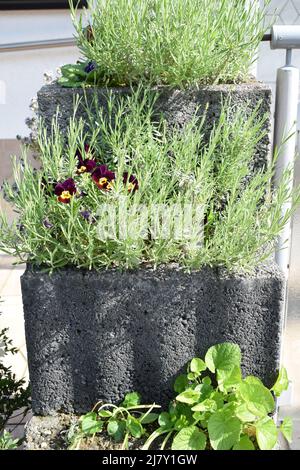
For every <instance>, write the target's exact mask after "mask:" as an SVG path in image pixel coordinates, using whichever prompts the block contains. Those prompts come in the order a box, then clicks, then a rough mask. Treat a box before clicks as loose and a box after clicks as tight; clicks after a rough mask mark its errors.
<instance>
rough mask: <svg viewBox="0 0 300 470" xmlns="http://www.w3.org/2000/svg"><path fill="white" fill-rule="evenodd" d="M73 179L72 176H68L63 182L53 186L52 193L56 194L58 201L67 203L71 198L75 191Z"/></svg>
mask: <svg viewBox="0 0 300 470" xmlns="http://www.w3.org/2000/svg"><path fill="white" fill-rule="evenodd" d="M76 191H77V190H76V186H75V181H74V180H73V178H68V179H67V180H66V181H64V182H63V183H58V184H57V185H56V186H55V189H54V194H55V195H56V196H58V200H59V202H63V203H64V204H68V203H69V202H70V200H71V197H72V196H74V194H75V193H76Z"/></svg>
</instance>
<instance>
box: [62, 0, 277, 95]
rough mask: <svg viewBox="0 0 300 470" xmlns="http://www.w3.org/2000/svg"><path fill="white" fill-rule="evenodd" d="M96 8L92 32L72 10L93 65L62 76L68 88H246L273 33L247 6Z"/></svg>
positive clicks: (188, 1) (135, 3) (201, 0)
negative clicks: (261, 46) (266, 37)
mask: <svg viewBox="0 0 300 470" xmlns="http://www.w3.org/2000/svg"><path fill="white" fill-rule="evenodd" d="M268 3H269V0H267V1H266V2H265V4H266V5H267V4H268ZM89 7H90V11H89V15H88V19H89V22H90V24H89V25H88V26H86V21H85V18H84V15H81V16H80V17H79V18H78V12H77V10H76V9H74V8H73V7H71V8H72V17H73V23H74V26H75V29H76V39H77V44H78V47H79V49H80V51H81V53H82V55H83V57H84V60H85V61H87V62H88V61H90V62H91V63H90V64H88V63H87V62H86V63H83V64H81V65H80V64H78V65H75V66H66V67H65V68H63V70H62V71H63V78H62V80H60V83H61V84H62V85H64V86H79V85H80V84H81V83H82V82H85V83H90V84H93V83H95V84H96V85H100V86H101V85H103V84H106V85H109V86H116V85H117V86H124V85H129V84H130V85H133V84H136V83H138V82H140V81H143V82H146V83H151V84H165V85H174V86H185V85H191V84H213V83H232V82H241V81H242V82H243V81H247V80H248V79H249V69H250V66H251V64H252V63H253V61H254V60H255V58H256V53H257V50H258V46H259V43H260V41H261V39H262V36H263V34H264V32H265V30H266V29H267V26H266V25H265V24H264V18H265V11H266V10H265V7H264V8H262V9H261V10H259V9H257V8H256V7H255V6H254V5H253V4H252V2H250V1H248V0H184V1H183V0H150V1H149V0H110V1H106V0H97V1H94V0H90V1H89ZM94 66H95V68H94ZM86 67H87V68H86ZM85 69H86V70H85ZM87 72H88V73H87Z"/></svg>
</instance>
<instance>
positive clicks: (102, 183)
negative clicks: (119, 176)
mask: <svg viewBox="0 0 300 470" xmlns="http://www.w3.org/2000/svg"><path fill="white" fill-rule="evenodd" d="M107 182H108V179H107V178H100V179H99V184H100V185H101V186H104V185H105V184H106V183H107Z"/></svg>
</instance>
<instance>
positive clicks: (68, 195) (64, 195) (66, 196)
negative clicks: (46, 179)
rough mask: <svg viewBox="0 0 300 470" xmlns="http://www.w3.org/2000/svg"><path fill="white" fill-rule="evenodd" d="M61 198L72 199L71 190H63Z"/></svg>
mask: <svg viewBox="0 0 300 470" xmlns="http://www.w3.org/2000/svg"><path fill="white" fill-rule="evenodd" d="M61 198H62V199H71V194H70V192H69V191H63V192H62V193H61Z"/></svg>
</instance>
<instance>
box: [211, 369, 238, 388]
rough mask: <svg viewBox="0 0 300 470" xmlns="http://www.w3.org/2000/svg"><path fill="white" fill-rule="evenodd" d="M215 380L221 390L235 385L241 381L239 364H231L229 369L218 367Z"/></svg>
mask: <svg viewBox="0 0 300 470" xmlns="http://www.w3.org/2000/svg"><path fill="white" fill-rule="evenodd" d="M217 380H218V385H219V388H220V390H221V391H223V392H226V391H228V390H230V389H232V388H233V387H236V386H237V385H238V384H239V383H241V381H242V372H241V368H240V366H233V367H232V368H231V369H229V370H225V369H218V371H217Z"/></svg>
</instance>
